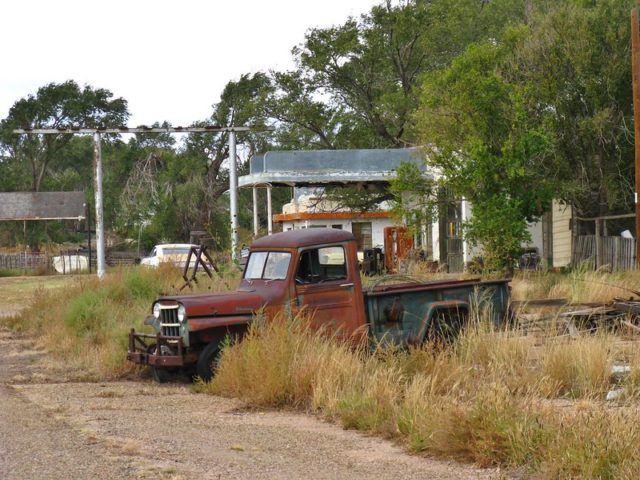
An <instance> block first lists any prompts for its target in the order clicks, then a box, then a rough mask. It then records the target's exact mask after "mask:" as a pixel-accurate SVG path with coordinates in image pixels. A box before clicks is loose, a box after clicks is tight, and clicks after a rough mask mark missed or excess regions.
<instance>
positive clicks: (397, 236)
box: [384, 227, 413, 273]
mask: <svg viewBox="0 0 640 480" xmlns="http://www.w3.org/2000/svg"><path fill="white" fill-rule="evenodd" d="M412 248H413V237H412V236H411V235H410V234H409V230H408V229H407V227H385V229H384V263H385V267H386V268H387V272H389V273H395V272H397V271H398V266H399V262H400V261H401V260H403V259H404V258H407V255H409V252H410V251H411V249H412Z"/></svg>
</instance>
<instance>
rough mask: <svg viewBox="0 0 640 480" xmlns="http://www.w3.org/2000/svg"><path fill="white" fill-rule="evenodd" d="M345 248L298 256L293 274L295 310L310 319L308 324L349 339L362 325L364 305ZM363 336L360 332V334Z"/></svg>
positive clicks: (308, 250) (301, 253)
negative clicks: (296, 307)
mask: <svg viewBox="0 0 640 480" xmlns="http://www.w3.org/2000/svg"><path fill="white" fill-rule="evenodd" d="M347 260H348V258H347V255H346V251H345V247H344V246H343V245H335V246H328V247H319V248H315V247H314V248H309V249H305V250H302V251H301V252H300V257H299V262H298V267H297V270H296V277H295V283H296V297H297V301H298V306H299V307H305V308H306V309H307V310H308V311H309V312H310V314H311V315H312V323H313V325H314V326H316V327H318V328H320V327H323V326H324V327H325V328H328V329H329V330H330V331H331V332H335V333H336V334H337V335H338V336H339V337H343V338H345V339H346V338H348V337H350V336H351V335H352V334H353V333H354V332H356V330H357V329H358V327H359V326H360V325H361V323H363V321H362V319H363V317H364V304H363V300H362V295H361V292H360V288H359V285H360V282H359V280H360V278H359V277H358V282H357V284H355V283H354V275H359V273H358V272H357V271H353V270H357V269H356V268H355V267H356V265H355V261H354V262H351V263H352V264H349V262H348V261H347ZM363 333H364V332H363Z"/></svg>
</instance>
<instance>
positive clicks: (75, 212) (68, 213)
mask: <svg viewBox="0 0 640 480" xmlns="http://www.w3.org/2000/svg"><path fill="white" fill-rule="evenodd" d="M85 212H86V206H85V196H84V192H0V220H81V219H84V218H85V217H86V213H85Z"/></svg>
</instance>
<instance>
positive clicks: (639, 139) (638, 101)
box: [631, 7, 640, 267]
mask: <svg viewBox="0 0 640 480" xmlns="http://www.w3.org/2000/svg"><path fill="white" fill-rule="evenodd" d="M631 69H632V75H631V76H632V78H633V118H634V121H633V125H634V131H635V147H636V162H635V167H636V168H635V175H636V191H635V204H636V267H638V266H640V204H639V203H638V192H640V71H639V69H640V27H639V26H638V8H637V7H636V8H634V9H633V10H631Z"/></svg>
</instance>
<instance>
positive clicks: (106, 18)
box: [0, 0, 381, 126]
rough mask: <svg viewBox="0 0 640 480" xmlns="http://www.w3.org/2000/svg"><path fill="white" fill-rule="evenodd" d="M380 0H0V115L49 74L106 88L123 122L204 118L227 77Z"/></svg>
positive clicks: (287, 59) (285, 55)
mask: <svg viewBox="0 0 640 480" xmlns="http://www.w3.org/2000/svg"><path fill="white" fill-rule="evenodd" d="M379 3H381V1H380V0H297V1H296V0H271V1H267V0H231V1H229V0H226V1H214V0H209V1H206V0H181V1H173V2H169V1H166V0H154V1H151V0H109V1H107V2H98V1H95V0H93V1H92V0H8V1H7V0H5V1H0V46H1V47H0V51H1V52H2V54H1V56H2V58H1V61H0V65H1V67H0V118H4V117H6V115H7V114H8V111H9V108H11V106H12V105H13V104H14V103H15V102H16V101H17V100H18V99H20V98H22V97H25V96H27V95H28V94H34V93H36V91H37V89H38V87H40V86H43V85H46V84H47V83H51V82H56V83H58V82H63V81H65V80H70V79H72V80H75V81H76V82H78V83H79V84H80V85H84V84H89V85H91V86H92V87H95V88H107V89H109V90H111V91H112V92H113V93H114V95H115V96H117V97H124V98H125V99H126V100H128V102H129V111H130V112H131V119H130V121H129V125H130V126H137V125H150V124H152V123H153V122H155V121H163V120H167V121H169V122H170V123H172V124H173V125H174V126H180V125H187V124H189V123H191V122H193V121H196V120H204V119H206V118H207V117H208V116H209V115H210V114H211V105H212V104H213V103H215V102H217V101H218V100H219V95H220V93H221V91H222V89H223V88H224V86H225V84H226V83H227V82H228V81H229V80H234V79H238V78H239V76H240V75H241V74H243V73H250V72H256V71H260V70H263V71H266V70H268V69H276V70H286V69H290V68H292V67H293V62H292V57H291V48H292V47H294V46H295V45H297V44H299V43H301V42H302V41H303V39H304V33H305V32H306V31H307V30H308V29H309V28H313V27H327V26H331V25H335V24H340V23H343V22H344V21H345V20H346V19H347V18H348V17H349V16H359V15H360V14H361V13H364V12H367V11H368V10H369V9H370V8H371V7H372V6H373V5H376V4H379Z"/></svg>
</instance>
